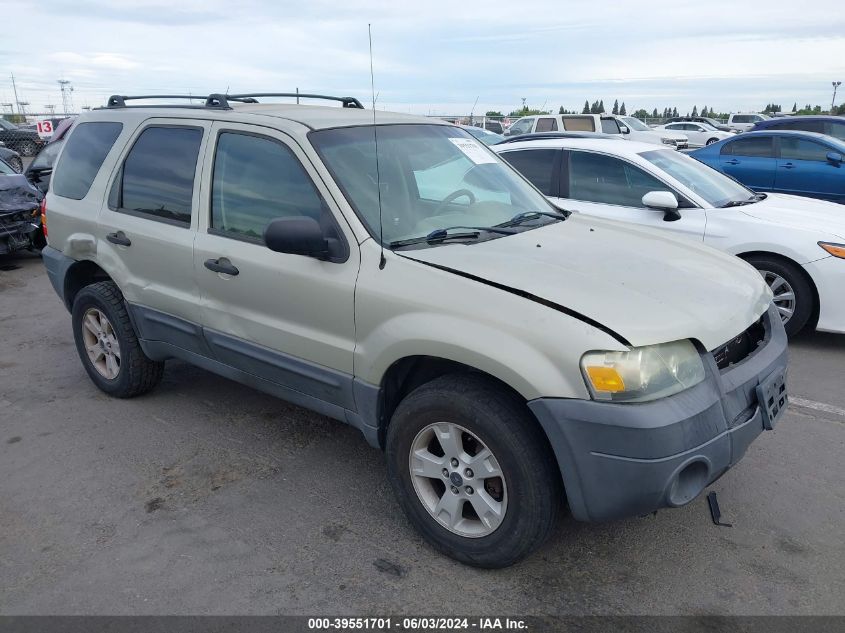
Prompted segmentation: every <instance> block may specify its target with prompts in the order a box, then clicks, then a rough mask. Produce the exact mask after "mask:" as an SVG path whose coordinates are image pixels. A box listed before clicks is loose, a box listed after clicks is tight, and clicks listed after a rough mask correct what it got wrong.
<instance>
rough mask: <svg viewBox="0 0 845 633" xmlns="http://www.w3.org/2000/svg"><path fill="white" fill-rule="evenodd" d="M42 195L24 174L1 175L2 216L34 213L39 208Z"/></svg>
mask: <svg viewBox="0 0 845 633" xmlns="http://www.w3.org/2000/svg"><path fill="white" fill-rule="evenodd" d="M39 202H41V194H40V192H39V191H38V189H36V188H35V187H33V186H32V185H31V184H30V182H29V181H28V180H27V179H26V176H24V175H22V174H14V175H11V176H6V175H0V214H3V213H17V212H18V211H32V210H33V209H36V208H38V204H39Z"/></svg>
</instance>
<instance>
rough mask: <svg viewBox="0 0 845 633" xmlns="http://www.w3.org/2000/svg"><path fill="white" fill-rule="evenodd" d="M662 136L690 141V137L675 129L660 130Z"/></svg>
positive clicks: (674, 139)
mask: <svg viewBox="0 0 845 633" xmlns="http://www.w3.org/2000/svg"><path fill="white" fill-rule="evenodd" d="M660 136H661V137H663V138H671V139H672V140H673V141H688V140H689V137H688V136H687V135H686V134H683V133H681V132H675V131H674V130H660Z"/></svg>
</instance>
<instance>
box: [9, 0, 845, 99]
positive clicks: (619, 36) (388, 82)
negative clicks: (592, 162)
mask: <svg viewBox="0 0 845 633" xmlns="http://www.w3.org/2000/svg"><path fill="white" fill-rule="evenodd" d="M649 5H651V6H654V7H655V8H653V9H649V8H646V7H648V6H649ZM0 16H2V20H1V21H0V104H3V103H10V102H13V101H15V98H14V94H13V90H12V82H11V74H12V73H14V75H15V80H16V84H17V91H18V100H19V101H28V102H29V103H30V105H29V106H26V107H27V110H28V111H30V112H33V111H42V112H43V111H45V106H46V105H47V104H54V105H56V106H57V107H56V111H57V112H58V111H61V104H62V99H61V94H60V92H59V86H58V83H57V82H58V80H59V79H66V80H68V81H70V82H71V85H72V86H73V89H74V90H73V93H72V100H73V101H72V103H73V106H74V109H75V110H78V109H79V108H81V107H83V106H91V107H96V106H99V105H102V104H104V103H105V100H106V98H107V97H108V95H110V94H115V93H118V94H149V93H159V94H161V93H179V94H184V93H190V94H208V93H210V92H222V91H225V90H226V89H227V88H228V90H229V91H230V93H235V92H261V91H273V92H289V91H290V92H292V91H294V90H295V89H296V88H297V87H298V88H299V89H300V91H302V92H317V93H323V94H342V95H351V96H355V97H358V98H359V99H361V101H364V102H365V103H366V104H367V105H368V107H369V103H370V102H371V98H372V96H371V91H370V58H369V54H368V40H367V24H368V23H371V24H372V32H373V68H374V76H375V91H376V93H377V107H378V108H379V109H388V110H396V111H400V112H413V113H417V114H432V115H465V114H468V113H470V112H471V111H472V112H474V113H476V114H478V113H483V112H485V111H487V110H500V111H503V112H505V113H507V112H509V111H511V110H513V109H516V108H518V107H520V106H521V105H522V103H523V101H522V100H523V98H524V99H525V103H526V104H527V105H528V106H529V107H534V108H542V107H545V108H547V109H554V110H555V111H556V110H557V109H558V107H560V106H563V107H565V108H567V109H570V110H572V109H577V110H578V111H580V110H581V108H582V107H583V104H584V100H585V99H589V100H590V102H592V101H594V100H598V99H602V100H603V101H604V103H605V106H606V108H607V109H608V110H609V109H610V107H611V105H612V103H613V101H614V100H615V99H618V100H619V101H620V102H623V101H624V102H625V104H626V107H627V110H628V112H629V113H630V112H633V111H634V110H636V109H638V108H641V107H642V108H646V109H647V110H649V111H651V110H652V109H653V108H655V107H656V108H658V110H660V111H662V110H663V108H664V107H666V106H669V107H673V106H674V107H677V108H678V110H679V111H681V112H682V113H683V112H685V111H688V110H691V109H692V107H693V106H694V105H695V106H697V107H698V108H699V109H700V108H701V107H702V106H704V105H707V106H708V107H709V108H712V109H715V110H716V111H723V112H731V111H754V110H761V109H762V108H763V107H764V106H765V105H766V104H767V103H770V102H774V103H780V104H781V105H782V106H783V107H784V109H791V107H792V104H793V103H794V102H797V103H798V105H799V107H801V106H803V105H804V104H807V103H810V104H813V105H815V104H821V105H822V106H823V107H824V108H827V107H829V105H830V102H831V93H832V87H831V81H833V80H842V81H845V11H843V10H842V0H813V2H811V3H809V4H807V5H803V4H802V3H796V2H794V0H789V1H786V0H766V1H763V2H761V1H758V0H730V1H723V0H708V1H707V2H704V1H703V0H698V1H697V2H687V1H686V0H675V1H671V0H670V1H667V2H651V3H646V2H642V1H641V2H617V1H613V0H605V1H604V2H600V3H599V2H595V3H594V2H584V1H583V0H581V1H577V2H573V1H571V0H551V1H535V0H523V1H522V2H500V1H498V0H489V1H485V2H478V1H476V2H466V3H461V2H458V1H456V0H450V1H445V2H444V1H441V0H428V1H427V2H424V1H417V2H413V3H411V2H408V1H407V0H392V1H383V0H311V1H309V2H302V3H292V2H285V1H282V0H280V1H275V2H274V1H273V0H168V1H164V0H108V1H102V0H38V1H37V2H23V1H20V0H0ZM843 88H845V86H843ZM840 94H841V99H840V98H839V96H837V103H841V102H842V101H843V100H845V90H841V92H840ZM476 99H477V104H476ZM0 111H3V110H2V106H0ZM5 111H6V112H8V107H6V109H5Z"/></svg>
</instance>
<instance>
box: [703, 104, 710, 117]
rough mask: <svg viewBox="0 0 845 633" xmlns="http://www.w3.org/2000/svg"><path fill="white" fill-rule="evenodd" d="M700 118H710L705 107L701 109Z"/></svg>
mask: <svg viewBox="0 0 845 633" xmlns="http://www.w3.org/2000/svg"><path fill="white" fill-rule="evenodd" d="M701 116H710V111H709V110H708V109H707V106H704V107H703V108H701Z"/></svg>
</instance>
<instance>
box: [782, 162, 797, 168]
mask: <svg viewBox="0 0 845 633" xmlns="http://www.w3.org/2000/svg"><path fill="white" fill-rule="evenodd" d="M781 167H783V168H784V169H795V167H796V166H795V165H793V164H792V163H786V165H781Z"/></svg>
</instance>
